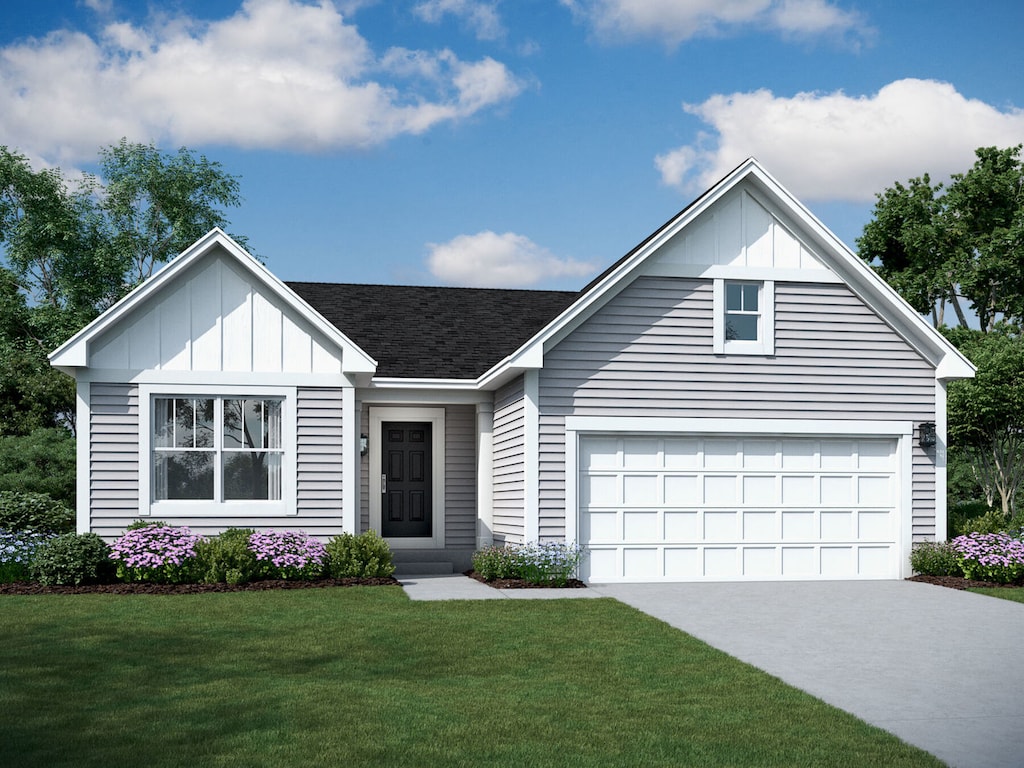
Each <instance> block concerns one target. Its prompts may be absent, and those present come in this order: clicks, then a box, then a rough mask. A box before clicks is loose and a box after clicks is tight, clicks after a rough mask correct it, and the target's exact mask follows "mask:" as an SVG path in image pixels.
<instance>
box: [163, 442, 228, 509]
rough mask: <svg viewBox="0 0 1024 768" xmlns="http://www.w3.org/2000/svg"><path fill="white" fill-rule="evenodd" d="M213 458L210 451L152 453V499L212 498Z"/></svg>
mask: <svg viewBox="0 0 1024 768" xmlns="http://www.w3.org/2000/svg"><path fill="white" fill-rule="evenodd" d="M213 460H214V455H213V453H211V452H209V451H160V452H157V453H154V454H153V499H154V500H155V501H163V500H165V499H206V500H209V499H212V498H213V466H214V461H213Z"/></svg>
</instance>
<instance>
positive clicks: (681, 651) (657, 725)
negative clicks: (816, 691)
mask: <svg viewBox="0 0 1024 768" xmlns="http://www.w3.org/2000/svg"><path fill="white" fill-rule="evenodd" d="M0 606H2V608H0V610H2V612H3V613H2V616H3V619H2V620H0V641H2V643H3V646H2V647H3V648H4V654H3V661H2V663H0V712H2V713H3V714H2V720H0V765H18V766H77V767H83V766H110V765H143V766H147V768H156V767H161V766H189V767H190V768H195V766H204V767H205V766H243V765H244V766H274V767H275V768H281V767H287V766H319V765H323V766H336V765H345V766H398V765H400V766H431V767H432V768H434V767H436V766H516V767H517V768H519V767H522V766H534V767H538V768H539V767H541V766H637V765H644V766H688V765H689V766H694V765H699V766H816V767H821V766H875V765H885V766H938V765H941V763H940V762H939V761H938V760H936V759H935V758H933V757H932V756H930V755H928V754H927V753H925V752H922V751H920V750H918V749H916V748H914V747H911V746H909V745H907V744H904V743H903V742H901V741H899V740H898V739H896V738H895V737H894V736H891V735H890V734H888V733H886V732H884V731H882V730H880V729H877V728H874V727H872V726H869V725H867V724H865V723H863V722H861V721H860V720H857V719H856V718H854V717H853V716H851V715H848V714H846V713H844V712H842V711H840V710H837V709H835V708H833V707H830V706H828V705H826V704H824V703H822V702H820V701H818V700H817V699H814V698H813V697H811V696H809V695H806V694H804V693H802V692H800V691H797V690H796V689H794V688H790V687H789V686H786V685H784V684H783V683H781V682H780V681H778V680H777V679H775V678H772V677H770V676H768V675H767V674H764V673H762V672H760V671H758V670H756V669H754V668H752V667H749V666H747V665H745V664H742V663H740V662H738V661H736V660H734V659H732V658H730V657H728V656H726V655H725V654H723V653H721V652H719V651H716V650H714V649H712V648H711V647H709V646H707V645H705V644H704V643H702V642H700V641H698V640H695V639H694V638H691V637H689V636H687V635H685V634H683V633H681V632H678V631H676V630H673V629H671V628H670V627H668V626H667V625H665V624H662V623H661V622H659V621H657V620H655V619H652V618H650V617H648V616H645V615H644V614H641V613H639V612H638V611H635V610H633V609H631V608H629V607H627V606H624V605H622V604H620V603H618V602H615V601H613V600H605V599H598V600H564V601H562V600H557V601H547V600H526V601H520V600H515V601H511V600H509V601H505V600H502V601H480V602H447V603H414V602H411V601H409V600H408V599H407V598H406V597H405V595H404V593H403V592H402V591H401V590H400V589H399V588H392V587H373V588H354V589H352V588H350V589H322V590H321V589H316V590H299V591H291V590H288V591H281V592H259V593H254V592H249V593H245V592H242V593H228V594H206V595H191V596H145V595H133V596H115V595H76V596H37V597H5V598H3V600H2V602H0Z"/></svg>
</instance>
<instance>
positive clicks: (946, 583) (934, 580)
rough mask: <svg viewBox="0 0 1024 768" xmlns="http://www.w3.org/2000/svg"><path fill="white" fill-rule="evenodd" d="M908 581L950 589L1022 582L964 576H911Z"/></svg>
mask: <svg viewBox="0 0 1024 768" xmlns="http://www.w3.org/2000/svg"><path fill="white" fill-rule="evenodd" d="M907 581H920V582H921V583H922V584H935V585H936V586H939V587H949V588H950V589H973V588H974V587H1019V586H1022V585H1020V584H1000V583H998V582H995V581H972V580H971V579H965V578H964V577H963V576H924V575H922V574H918V575H917V576H911V577H910V578H909V579H907Z"/></svg>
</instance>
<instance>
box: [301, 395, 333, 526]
mask: <svg viewBox="0 0 1024 768" xmlns="http://www.w3.org/2000/svg"><path fill="white" fill-rule="evenodd" d="M297 400H298V401H297V403H296V408H295V429H296V440H295V442H296V456H295V492H296V509H297V512H298V519H297V521H296V522H297V524H298V525H299V526H301V528H302V529H303V530H305V531H308V532H309V533H311V534H315V535H318V536H336V535H337V534H339V533H341V532H342V528H343V526H342V504H343V503H344V495H343V491H344V489H343V487H342V485H343V482H342V478H343V464H344V446H343V444H342V424H343V421H344V410H343V405H342V390H341V389H335V388H331V389H312V388H310V389H300V390H299V391H298V399H297Z"/></svg>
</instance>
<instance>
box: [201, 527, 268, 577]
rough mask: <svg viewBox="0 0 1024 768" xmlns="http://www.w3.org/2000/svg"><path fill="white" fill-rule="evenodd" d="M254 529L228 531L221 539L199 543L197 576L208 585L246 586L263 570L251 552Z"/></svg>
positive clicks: (220, 536) (216, 538)
mask: <svg viewBox="0 0 1024 768" xmlns="http://www.w3.org/2000/svg"><path fill="white" fill-rule="evenodd" d="M254 532H255V531H253V530H252V528H229V529H228V530H226V531H224V532H223V533H221V534H220V535H219V536H213V537H210V538H208V539H200V540H199V541H197V542H196V545H195V552H196V572H197V574H198V578H199V579H200V581H203V582H205V583H207V584H218V583H224V584H246V583H248V582H250V581H252V580H253V579H254V578H255V577H256V575H257V573H258V572H259V570H260V563H259V562H258V561H257V560H256V553H255V552H253V551H252V550H251V549H249V537H250V536H252V534H253V533H254Z"/></svg>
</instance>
